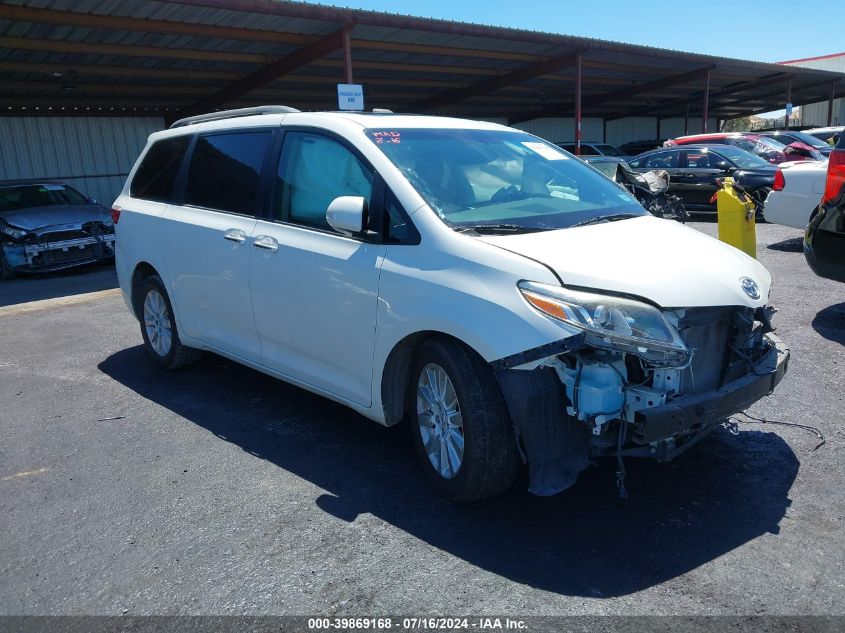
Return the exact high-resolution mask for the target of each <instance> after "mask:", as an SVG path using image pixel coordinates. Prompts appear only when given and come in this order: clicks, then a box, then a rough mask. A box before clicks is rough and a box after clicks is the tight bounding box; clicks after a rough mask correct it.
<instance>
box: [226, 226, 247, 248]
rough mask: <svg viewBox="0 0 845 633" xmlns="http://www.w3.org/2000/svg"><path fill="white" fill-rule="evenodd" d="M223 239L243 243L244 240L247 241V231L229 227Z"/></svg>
mask: <svg viewBox="0 0 845 633" xmlns="http://www.w3.org/2000/svg"><path fill="white" fill-rule="evenodd" d="M223 239H224V240H229V241H230V242H236V243H238V244H243V243H244V242H246V233H245V232H243V231H241V230H240V229H229V230H228V231H226V232H225V233H224V234H223Z"/></svg>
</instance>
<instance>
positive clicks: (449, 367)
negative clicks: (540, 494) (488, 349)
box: [409, 339, 519, 503]
mask: <svg viewBox="0 0 845 633" xmlns="http://www.w3.org/2000/svg"><path fill="white" fill-rule="evenodd" d="M409 397H410V405H411V406H410V410H411V416H410V417H411V427H412V432H413V436H414V445H415V446H416V450H417V456H418V457H419V461H420V464H421V466H422V468H423V472H424V474H425V477H426V479H427V480H428V481H429V483H430V484H431V485H432V486H433V487H434V488H435V489H436V490H438V491H439V492H440V493H441V494H442V495H443V496H444V497H446V498H447V499H449V500H451V501H455V502H462V503H465V502H471V501H478V500H480V499H486V498H489V497H494V496H496V495H499V494H502V493H504V492H506V491H507V490H508V489H509V488H510V487H511V486H512V485H513V482H514V480H515V479H516V476H517V474H518V470H519V457H518V452H517V448H516V442H515V438H514V431H513V424H512V423H511V419H510V415H509V414H508V410H507V405H506V404H505V400H504V396H503V395H502V392H501V389H500V388H499V385H498V383H497V381H496V377H495V376H494V374H493V371H492V369H491V368H490V366H489V365H487V363H485V362H484V360H483V359H481V358H480V357H478V356H477V355H476V354H475V353H474V352H472V351H471V350H469V349H467V348H466V347H464V346H463V345H461V344H459V343H457V342H453V341H448V340H442V339H431V340H428V341H426V342H425V343H424V344H423V345H422V348H421V349H420V351H419V354H417V357H416V362H415V364H414V370H413V372H412V374H411V385H410V393H409Z"/></svg>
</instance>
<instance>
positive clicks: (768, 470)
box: [99, 346, 799, 597]
mask: <svg viewBox="0 0 845 633" xmlns="http://www.w3.org/2000/svg"><path fill="white" fill-rule="evenodd" d="M99 368H100V370H101V371H102V372H104V373H105V374H106V375H108V376H110V377H111V378H113V379H114V380H116V381H118V382H120V383H122V384H123V385H125V386H126V387H128V388H130V389H132V390H133V391H135V392H137V393H138V394H140V395H142V396H143V397H145V398H148V399H149V400H151V401H153V402H156V403H157V404H160V405H162V406H164V407H166V408H168V409H170V410H171V411H173V412H175V413H177V414H179V415H181V416H183V417H184V418H186V419H187V420H190V421H192V422H194V423H195V424H198V425H200V426H202V427H204V428H206V429H208V430H209V431H211V432H213V433H215V434H216V435H217V436H218V437H220V438H221V439H222V440H225V441H227V442H232V443H234V444H236V445H238V446H240V447H241V448H242V449H243V450H244V451H246V452H248V453H250V454H251V455H254V456H256V457H258V458H260V459H264V460H267V461H269V462H271V463H273V464H275V465H277V466H278V467H279V468H281V469H284V470H286V471H289V472H290V473H293V474H294V475H296V476H297V477H303V478H305V479H307V480H309V481H311V482H313V483H314V484H315V485H317V486H319V487H321V488H323V489H325V490H328V491H330V494H324V495H322V496H320V497H318V498H316V499H315V500H314V501H315V503H316V504H317V505H318V506H319V507H320V508H321V509H323V510H324V511H325V512H327V513H330V514H332V515H334V516H336V517H340V518H342V519H344V520H347V521H354V520H355V518H356V517H357V516H358V515H360V514H362V513H371V514H373V515H375V516H377V517H380V518H381V519H383V520H385V521H387V522H389V523H391V524H393V525H394V526H396V527H397V528H399V529H401V530H405V531H406V532H408V533H409V534H411V535H413V536H415V537H416V538H419V539H422V540H423V541H425V542H427V543H429V544H430V545H431V546H433V547H437V548H439V549H441V550H443V551H445V552H448V553H449V554H451V555H453V556H457V557H459V558H461V559H464V560H466V561H468V562H470V563H471V564H474V565H477V566H478V567H480V568H482V569H485V570H488V571H490V572H493V573H495V574H499V575H501V576H504V577H506V578H508V579H511V580H513V581H516V582H520V583H525V584H527V585H530V586H533V587H538V588H541V589H545V590H548V591H554V592H558V593H561V594H567V595H574V596H591V597H612V596H620V595H624V594H630V593H632V592H636V591H640V590H642V589H644V588H647V587H650V586H654V585H657V584H659V583H662V582H665V581H666V580H668V579H670V578H674V577H676V576H679V575H681V574H684V573H686V572H688V571H690V570H692V569H694V568H696V567H698V566H700V565H702V564H704V563H707V562H708V561H711V560H713V559H715V558H717V557H719V556H722V555H723V554H725V553H726V552H729V551H731V550H732V549H734V548H736V547H739V546H741V545H743V544H745V543H747V542H749V541H751V540H753V539H755V538H756V537H758V536H760V535H761V534H765V533H767V532H769V533H777V532H778V524H779V522H780V520H781V518H782V517H783V516H784V514H785V512H786V508H788V507H789V505H790V500H789V498H788V493H789V490H790V487H791V486H792V483H793V481H794V480H795V477H796V474H797V472H798V468H799V463H798V460H797V458H796V456H795V454H794V453H793V452H792V450H791V449H790V448H789V446H788V445H787V444H786V443H785V442H784V441H783V440H782V439H781V438H780V437H778V436H777V435H775V434H774V433H766V432H760V431H742V432H740V434H739V435H738V436H733V435H731V434H729V433H728V432H727V431H724V430H719V431H717V432H716V433H714V434H713V435H711V436H710V438H709V439H708V440H705V441H704V442H702V443H701V444H700V445H699V446H697V447H695V448H693V449H692V450H690V451H689V452H688V453H687V454H686V455H684V456H682V457H681V458H680V459H679V461H678V462H676V463H673V464H656V463H651V462H646V461H637V462H633V461H632V462H630V463H629V464H628V470H629V476H630V479H629V480H628V489H629V494H630V497H629V499H628V500H627V501H624V502H622V501H619V500H618V499H617V498H616V496H615V485H614V472H615V470H614V465H613V464H612V463H610V462H605V463H601V464H599V465H597V466H596V467H593V468H591V469H588V471H587V472H585V473H583V474H582V476H581V478H580V480H579V482H578V483H577V484H576V485H575V486H574V487H573V488H572V489H570V490H569V491H566V492H564V493H562V494H559V495H557V496H555V497H551V498H539V497H534V496H532V495H529V494H528V493H526V492H523V491H514V492H512V493H510V494H508V495H506V496H505V497H501V498H498V499H495V500H491V501H487V502H484V503H480V504H476V505H471V506H458V505H454V504H451V503H448V502H446V501H444V500H443V499H441V498H440V497H438V496H437V495H436V494H435V493H434V492H432V491H431V490H430V489H429V488H428V487H427V486H426V484H425V482H424V480H423V477H422V474H421V472H420V471H419V468H418V466H417V464H416V461H415V455H414V452H413V447H412V446H411V442H410V441H407V439H406V438H407V431H406V430H405V429H404V428H391V429H386V428H384V427H381V426H379V425H377V424H374V423H373V422H370V421H368V420H366V419H364V418H363V417H361V416H358V415H357V414H355V413H353V412H351V411H349V410H348V409H346V408H345V407H342V406H340V405H337V404H334V403H332V402H330V401H328V400H326V399H324V398H321V397H319V396H315V395H312V394H310V393H308V392H306V391H303V390H301V389H298V388H296V387H292V386H289V385H287V384H285V383H282V382H280V381H278V380H275V379H273V378H270V377H268V376H265V375H264V374H261V373H259V372H256V371H253V370H250V369H247V368H244V367H241V366H239V365H236V364H234V363H231V362H229V361H227V360H224V359H221V358H220V357H217V356H214V355H211V354H206V355H205V357H204V358H203V360H201V361H200V363H199V364H198V365H196V366H194V367H191V368H188V369H186V370H183V371H179V372H174V373H170V374H167V377H166V378H163V374H162V372H161V371H160V370H158V369H157V368H155V367H154V366H153V365H152V364H151V362H150V361H149V360H148V359H147V357H146V356H145V354H144V352H143V348H142V347H140V346H138V347H133V348H129V349H125V350H122V351H120V352H117V353H115V354H114V355H112V356H110V357H109V358H107V359H105V360H104V361H103V362H102V363H101V364H100V365H99Z"/></svg>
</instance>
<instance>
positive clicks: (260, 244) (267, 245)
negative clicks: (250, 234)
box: [252, 235, 279, 253]
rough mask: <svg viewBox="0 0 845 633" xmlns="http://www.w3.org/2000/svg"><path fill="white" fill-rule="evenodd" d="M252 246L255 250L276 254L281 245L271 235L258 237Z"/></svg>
mask: <svg viewBox="0 0 845 633" xmlns="http://www.w3.org/2000/svg"><path fill="white" fill-rule="evenodd" d="M252 245H253V246H254V247H255V248H262V249H264V250H265V251H270V252H271V253H275V252H276V251H277V250H279V243H278V242H277V241H276V239H275V238H272V237H270V236H269V235H256V236H255V239H254V240H253V242H252Z"/></svg>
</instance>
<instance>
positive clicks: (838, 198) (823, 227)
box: [804, 135, 845, 282]
mask: <svg viewBox="0 0 845 633" xmlns="http://www.w3.org/2000/svg"><path fill="white" fill-rule="evenodd" d="M804 257H806V258H807V263H808V264H809V265H810V268H812V269H813V271H814V272H815V273H816V274H817V275H818V276H819V277H827V278H828V279H833V280H835V281H843V282H845V135H840V137H839V142H838V143H837V145H836V148H835V149H834V150H833V151H832V152H831V153H830V160H829V161H828V164H827V181H826V182H825V187H824V196H823V197H822V201H821V204H820V205H819V206H818V208H817V209H816V210H815V211H813V214H812V215H811V216H810V223H809V224H808V225H807V230H806V232H805V233H804Z"/></svg>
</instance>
